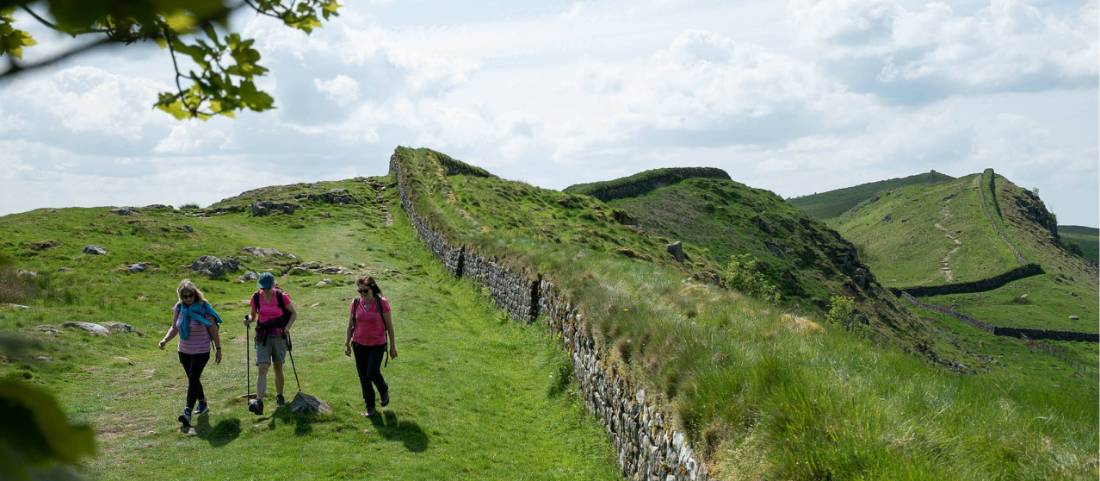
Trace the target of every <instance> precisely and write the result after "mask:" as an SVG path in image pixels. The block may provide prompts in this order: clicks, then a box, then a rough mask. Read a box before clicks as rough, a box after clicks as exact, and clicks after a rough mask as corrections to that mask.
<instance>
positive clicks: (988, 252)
mask: <svg viewBox="0 0 1100 481" xmlns="http://www.w3.org/2000/svg"><path fill="white" fill-rule="evenodd" d="M983 179H984V180H983ZM989 179H990V177H989V176H988V175H980V174H975V175H971V176H966V177H961V178H959V179H956V180H954V181H950V182H945V183H941V184H937V185H935V186H931V187H907V188H903V189H898V190H895V191H890V192H887V193H884V194H882V195H880V196H879V197H878V198H877V199H874V200H871V201H867V202H865V203H863V204H861V205H860V206H858V207H856V208H854V209H852V210H850V211H848V212H846V213H844V215H842V216H840V217H838V218H836V219H834V220H833V221H831V225H833V226H835V227H836V228H837V230H839V231H840V232H841V233H842V234H843V235H844V236H845V237H846V238H848V239H851V240H852V241H853V242H854V243H855V244H856V245H857V246H858V247H859V248H860V252H861V256H860V257H861V258H862V259H864V260H865V261H866V262H867V263H868V264H870V265H871V267H872V268H873V269H874V271H875V273H876V274H878V275H879V279H880V280H881V281H883V282H884V283H886V284H887V285H890V286H893V287H907V286H912V285H938V284H945V283H947V282H948V281H947V279H946V277H945V276H944V274H943V271H942V270H941V263H940V262H941V260H942V259H944V257H945V256H947V257H948V262H949V265H950V268H951V269H952V273H953V277H954V282H961V281H972V280H977V279H981V278H986V277H990V276H993V275H996V274H1000V273H1001V272H1004V271H1007V270H1009V269H1011V268H1013V267H1016V266H1017V265H1019V263H1018V260H1017V259H1016V257H1015V255H1014V253H1013V252H1012V249H1013V248H1015V249H1016V250H1018V251H1019V253H1020V254H1021V255H1022V256H1023V257H1024V258H1025V259H1026V260H1027V261H1028V262H1036V263H1038V264H1040V265H1041V266H1042V267H1043V269H1044V271H1045V272H1046V274H1043V275H1040V276H1036V277H1032V278H1028V279H1024V280H1020V281H1015V282H1012V283H1010V284H1008V285H1006V286H1004V287H1001V288H999V289H996V290H993V291H989V292H984V293H976V294H953V295H946V296H937V297H933V298H931V299H929V301H930V302H934V303H938V304H942V305H954V306H956V307H957V308H958V309H959V310H961V311H963V312H966V313H968V314H970V315H973V316H975V317H977V318H979V319H981V320H983V321H986V322H989V323H992V324H995V325H999V326H1009V327H1028V328H1037V329H1056V330H1075V331H1083V332H1096V329H1097V317H1098V314H1100V313H1098V309H1097V282H1096V275H1095V268H1092V267H1090V266H1088V265H1087V264H1086V262H1085V261H1084V260H1083V259H1082V258H1080V257H1077V256H1074V255H1071V254H1070V253H1068V252H1067V251H1066V250H1065V249H1063V248H1062V247H1061V245H1059V243H1058V241H1057V240H1056V238H1055V237H1054V233H1053V232H1052V231H1051V227H1052V226H1053V225H1055V221H1054V217H1053V215H1051V214H1050V213H1049V212H1048V211H1046V208H1045V207H1044V206H1043V204H1042V201H1041V200H1039V199H1038V197H1036V196H1035V195H1033V194H1032V193H1031V192H1028V191H1026V190H1025V189H1021V188H1019V187H1018V186H1016V185H1014V184H1013V183H1012V182H1010V181H1009V180H1008V179H1005V178H1004V177H1001V176H996V177H995V178H994V179H993V189H994V190H989V189H990V186H989ZM978 189H984V190H985V191H986V199H987V200H986V202H987V205H986V206H985V207H984V208H983V204H982V202H981V197H980V193H979V190H978ZM993 200H996V204H994V203H993V202H992V201H993ZM936 224H939V225H940V226H942V227H943V228H944V229H942V230H941V229H939V228H937V227H936V226H935V225H936ZM945 230H946V232H945ZM998 230H1000V231H1001V232H1003V235H1004V237H1003V238H1002V236H1001V235H1000V234H998ZM947 233H950V234H951V235H953V236H955V237H956V238H957V239H959V241H960V242H961V244H955V243H954V242H953V241H952V240H951V239H949V238H947V237H946V234H947ZM1005 239H1007V240H1008V242H1011V246H1012V247H1009V244H1007V243H1006V241H1005ZM956 247H957V250H955V251H954V252H953V253H952V250H953V249H955V248H956ZM949 253H950V256H948V254H949ZM1071 316H1076V317H1077V319H1071Z"/></svg>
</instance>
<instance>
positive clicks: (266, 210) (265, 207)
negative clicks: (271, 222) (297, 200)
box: [250, 200, 298, 217]
mask: <svg viewBox="0 0 1100 481" xmlns="http://www.w3.org/2000/svg"><path fill="white" fill-rule="evenodd" d="M250 208H251V209H252V216H253V217H262V216H265V215H270V214H275V213H282V214H293V213H294V211H296V210H298V204H293V203H290V202H272V201H269V200H258V201H256V202H253V203H252V205H251V206H250Z"/></svg>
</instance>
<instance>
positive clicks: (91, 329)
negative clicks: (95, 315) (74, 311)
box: [61, 321, 111, 336]
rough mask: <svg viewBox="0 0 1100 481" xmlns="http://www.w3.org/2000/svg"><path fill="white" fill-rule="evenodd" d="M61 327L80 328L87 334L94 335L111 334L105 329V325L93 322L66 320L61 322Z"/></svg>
mask: <svg viewBox="0 0 1100 481" xmlns="http://www.w3.org/2000/svg"><path fill="white" fill-rule="evenodd" d="M61 327H68V328H70V329H80V330H82V331H84V332H87V333H88V334H92V335H95V336H106V335H109V334H111V330H110V329H107V328H106V327H103V326H102V325H100V324H96V323H94V322H84V321H66V322H65V323H63V324H61Z"/></svg>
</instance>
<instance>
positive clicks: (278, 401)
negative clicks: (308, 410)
mask: <svg viewBox="0 0 1100 481" xmlns="http://www.w3.org/2000/svg"><path fill="white" fill-rule="evenodd" d="M285 405H286V398H284V397H283V395H282V394H280V395H278V396H275V407H277V408H281V407H283V406H285Z"/></svg>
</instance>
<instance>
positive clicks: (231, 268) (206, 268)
mask: <svg viewBox="0 0 1100 481" xmlns="http://www.w3.org/2000/svg"><path fill="white" fill-rule="evenodd" d="M239 269H240V262H239V261H238V260H237V259H236V258H234V257H227V258H226V259H225V260H224V261H223V260H221V259H219V258H217V257H215V256H201V257H199V258H198V259H195V261H194V262H192V263H191V270H192V271H194V272H197V273H199V274H203V275H205V276H207V277H209V278H211V279H219V278H221V277H222V276H224V275H225V274H226V273H227V272H237V271H238V270H239Z"/></svg>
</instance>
